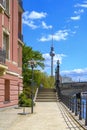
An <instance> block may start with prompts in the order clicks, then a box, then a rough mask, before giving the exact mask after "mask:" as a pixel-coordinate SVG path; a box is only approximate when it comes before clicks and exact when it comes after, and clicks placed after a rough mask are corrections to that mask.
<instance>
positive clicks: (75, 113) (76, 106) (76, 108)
mask: <svg viewBox="0 0 87 130" xmlns="http://www.w3.org/2000/svg"><path fill="white" fill-rule="evenodd" d="M75 104H76V105H75V116H77V94H76V100H75Z"/></svg>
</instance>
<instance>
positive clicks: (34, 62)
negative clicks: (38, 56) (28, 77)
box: [28, 59, 36, 113]
mask: <svg viewBox="0 0 87 130" xmlns="http://www.w3.org/2000/svg"><path fill="white" fill-rule="evenodd" d="M28 63H29V65H30V66H31V69H32V84H31V86H32V87H31V100H32V103H31V113H33V105H34V103H33V79H34V73H33V69H34V66H35V64H36V61H35V60H33V59H32V60H30V61H28Z"/></svg>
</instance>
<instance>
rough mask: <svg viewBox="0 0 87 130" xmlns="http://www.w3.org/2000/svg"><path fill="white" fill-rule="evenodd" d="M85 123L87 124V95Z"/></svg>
mask: <svg viewBox="0 0 87 130" xmlns="http://www.w3.org/2000/svg"><path fill="white" fill-rule="evenodd" d="M85 125H87V96H86V118H85Z"/></svg>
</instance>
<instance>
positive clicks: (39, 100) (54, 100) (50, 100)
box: [36, 99, 57, 102]
mask: <svg viewBox="0 0 87 130" xmlns="http://www.w3.org/2000/svg"><path fill="white" fill-rule="evenodd" d="M36 102H57V99H37V100H36Z"/></svg>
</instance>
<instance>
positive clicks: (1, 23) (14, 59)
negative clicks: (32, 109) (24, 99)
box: [0, 0, 23, 108]
mask: <svg viewBox="0 0 87 130" xmlns="http://www.w3.org/2000/svg"><path fill="white" fill-rule="evenodd" d="M9 2H10V3H9V6H10V10H9V15H8V14H6V13H5V11H4V10H2V11H0V48H3V32H5V33H7V34H8V35H9V59H6V62H5V65H4V66H7V69H6V71H5V73H4V74H3V75H0V108H2V107H8V106H13V105H17V104H18V96H19V94H20V92H22V89H23V78H22V44H21V42H22V41H21V42H20V44H21V46H20V47H21V48H20V61H21V66H18V43H19V40H18V9H19V8H18V6H19V5H18V0H9ZM21 31H22V30H21ZM0 69H1V68H0ZM6 98H8V99H6Z"/></svg>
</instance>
